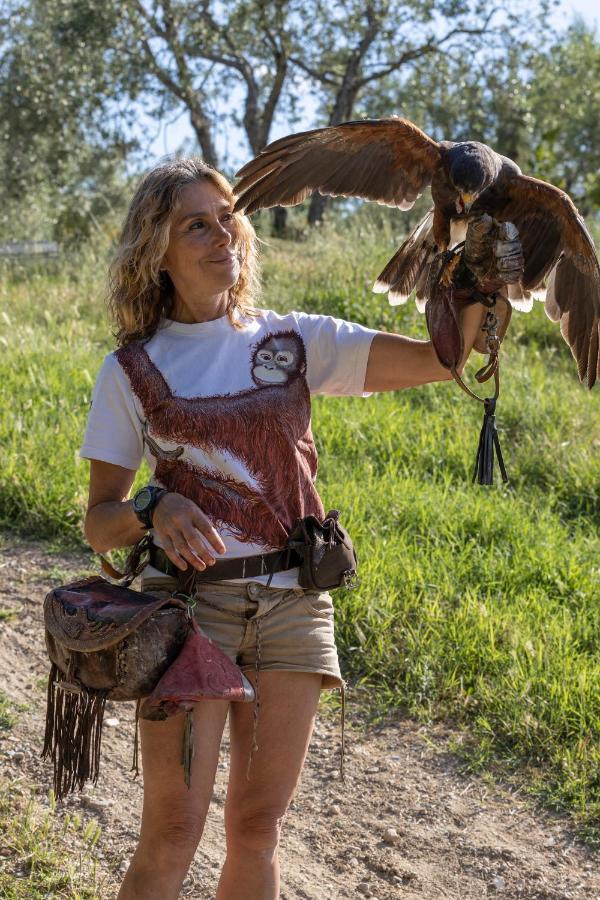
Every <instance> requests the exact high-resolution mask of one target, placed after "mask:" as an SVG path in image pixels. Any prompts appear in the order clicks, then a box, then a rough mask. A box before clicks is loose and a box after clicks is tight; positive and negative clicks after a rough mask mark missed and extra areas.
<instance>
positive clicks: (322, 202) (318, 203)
mask: <svg viewBox="0 0 600 900" xmlns="http://www.w3.org/2000/svg"><path fill="white" fill-rule="evenodd" d="M328 200H329V197H324V196H323V194H320V193H319V192H318V191H315V192H314V194H313V195H312V197H311V198H310V206H309V207H308V224H309V225H316V224H317V223H318V222H322V221H323V215H324V214H325V207H326V206H327V201H328Z"/></svg>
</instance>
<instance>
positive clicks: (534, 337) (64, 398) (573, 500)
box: [0, 214, 600, 837]
mask: <svg viewBox="0 0 600 900" xmlns="http://www.w3.org/2000/svg"><path fill="white" fill-rule="evenodd" d="M401 221H402V217H401V214H397V216H396V220H395V221H394V222H393V223H392V226H390V225H389V224H388V225H387V226H386V227H385V228H384V229H383V230H382V229H375V228H373V227H372V226H371V225H369V224H365V220H364V219H362V217H361V216H360V215H357V216H356V217H355V218H350V219H349V220H348V221H347V223H346V228H345V230H344V231H340V232H336V231H334V230H333V229H331V228H329V227H328V226H321V228H320V229H318V230H317V233H313V234H311V235H309V236H308V237H307V238H306V239H304V240H302V241H301V242H297V243H291V242H288V241H270V242H269V245H268V246H267V247H266V248H265V253H264V271H265V305H268V306H272V307H275V308H277V309H282V310H283V309H291V308H295V309H306V310H310V311H311V312H317V313H329V314H335V315H339V316H342V317H343V318H346V319H350V320H355V321H360V322H364V323H366V324H368V325H370V326H372V327H380V328H381V327H382V328H385V329H388V330H395V331H399V332H401V333H405V334H411V335H413V336H421V337H422V336H424V334H425V329H424V322H423V318H422V317H421V316H419V314H418V313H417V312H416V310H415V309H414V307H413V306H412V305H406V306H404V307H399V308H396V309H392V308H390V307H388V306H387V305H386V304H385V301H384V299H383V298H382V297H380V296H375V295H373V294H372V293H371V290H370V288H371V284H372V282H373V281H374V279H375V277H376V275H377V274H378V273H379V271H380V270H381V269H382V268H383V265H384V263H385V261H386V260H387V259H388V258H389V256H390V255H391V252H392V250H393V247H394V246H395V244H396V242H397V240H398V239H399V235H398V234H397V233H395V232H396V229H398V228H399V223H400V222H401ZM324 246H326V247H327V250H326V251H325V250H324V249H323V248H324ZM101 268H102V264H101V261H99V260H97V259H94V258H92V257H76V258H74V259H73V261H72V263H71V264H70V265H69V266H68V267H64V268H63V269H58V270H57V271H55V272H54V273H53V274H52V275H51V276H50V275H44V274H43V273H42V272H39V271H38V272H32V273H27V272H21V273H13V275H12V277H11V279H10V280H8V279H7V282H6V288H5V290H4V294H3V295H2V299H1V304H2V309H1V312H0V324H2V323H3V329H2V334H1V335H0V343H1V346H2V357H1V361H0V377H1V378H2V382H3V385H4V387H5V390H6V392H7V395H8V396H11V397H12V398H13V399H12V401H11V403H10V404H6V405H4V406H3V407H2V409H1V410H0V443H1V444H2V447H3V466H2V471H1V472H0V520H1V522H2V524H3V525H4V527H10V528H13V529H17V530H22V531H24V532H26V533H28V534H37V535H40V536H47V537H51V538H53V539H54V540H56V539H60V540H61V541H63V542H71V543H72V544H74V543H81V542H82V537H81V518H82V515H83V510H84V506H85V498H86V489H87V468H88V466H87V463H86V462H84V461H82V460H79V459H78V457H77V448H78V446H79V445H80V443H81V438H82V432H83V428H84V424H85V419H86V414H87V409H88V404H89V399H90V395H91V389H92V385H93V381H94V378H95V374H96V371H97V369H98V366H99V364H100V362H101V359H102V357H103V355H104V354H105V353H106V352H108V351H109V350H110V349H111V343H110V338H109V336H108V327H107V324H106V321H105V319H104V315H103V309H102V302H101V297H102V283H101V274H100V271H101ZM40 296H43V297H44V304H43V305H40V304H39V303H38V302H36V301H37V298H39V297H40ZM478 363H479V361H478V360H473V363H472V365H471V366H470V371H471V372H472V371H473V368H474V367H475V366H476V365H478ZM502 380H503V388H502V395H501V398H500V404H499V409H498V422H499V428H500V438H501V442H502V445H503V450H504V454H505V458H506V460H507V466H508V470H509V475H510V477H511V485H510V486H509V487H503V486H501V485H498V484H497V485H496V486H494V487H492V488H488V489H485V488H478V487H476V486H472V485H471V483H470V473H471V467H472V465H473V461H474V453H475V445H476V441H477V434H478V430H479V427H480V416H481V412H480V409H479V407H478V406H477V405H476V404H472V403H471V402H470V401H469V400H468V399H467V398H465V397H464V396H463V395H462V393H461V392H459V391H458V389H456V388H455V387H454V386H453V385H452V384H439V385H430V386H427V387H423V388H419V389H417V390H410V391H403V392H400V393H398V394H393V393H392V394H379V395H374V396H372V397H370V398H369V399H361V398H349V399H340V398H336V399H333V398H317V399H316V402H315V404H314V430H315V435H316V439H317V441H318V449H319V455H320V469H319V486H320V491H321V494H322V496H323V499H324V502H325V505H326V506H339V507H341V508H342V511H343V516H344V520H345V521H346V522H347V523H348V526H349V528H350V531H351V533H352V534H353V536H354V538H355V540H356V544H357V547H358V552H359V558H360V561H361V585H360V587H359V589H358V590H356V591H353V592H342V593H340V594H338V595H337V598H336V609H337V612H336V616H337V619H336V622H337V634H338V642H339V646H340V649H341V653H342V660H343V668H344V672H345V674H346V676H347V677H348V678H349V679H350V682H351V684H352V685H353V686H354V688H355V690H357V691H359V693H360V691H364V694H365V696H368V697H370V698H371V703H372V704H373V703H374V701H373V699H372V698H374V697H375V698H377V700H376V702H377V704H378V705H379V711H380V712H385V711H388V712H389V711H394V710H399V709H400V710H404V711H408V712H410V713H411V714H412V715H416V716H419V717H421V718H423V719H424V720H426V721H427V720H430V719H432V718H436V717H439V716H449V717H451V719H452V720H453V722H454V723H460V724H462V725H463V726H464V728H465V730H466V734H467V735H470V737H469V738H468V740H469V741H472V743H473V750H472V758H473V759H474V760H477V759H479V760H482V761H487V762H488V763H489V761H490V760H492V759H496V760H501V761H503V765H508V766H510V767H512V768H514V769H517V770H520V771H522V770H523V767H529V769H530V782H531V783H532V784H533V785H534V787H535V789H536V791H537V792H538V793H540V794H542V795H544V796H545V797H546V799H547V800H548V801H549V802H551V803H552V804H554V805H556V806H559V807H561V808H564V809H570V810H571V811H572V812H573V815H574V816H576V818H577V820H578V822H579V823H580V824H581V825H582V826H583V825H584V824H585V825H586V827H587V828H588V836H592V837H593V834H594V832H593V827H594V824H595V827H597V826H598V822H599V821H600V797H599V796H598V780H597V768H598V764H599V763H600V759H599V757H598V747H599V746H600V741H599V738H600V708H599V707H600V698H599V695H598V683H599V681H598V679H599V676H600V671H599V668H598V659H599V658H600V657H599V656H598V649H599V647H598V640H599V635H600V628H599V626H600V620H599V618H598V616H599V610H600V588H599V584H600V578H599V576H600V570H599V568H598V559H599V558H600V539H599V538H598V533H599V532H598V526H599V525H600V519H599V510H600V454H599V453H598V447H600V418H599V413H598V406H597V402H596V398H595V396H594V395H590V394H589V393H588V392H587V391H586V390H585V389H584V388H583V387H582V386H581V385H580V384H579V383H578V381H577V377H576V369H575V364H574V362H573V360H572V358H571V356H570V353H569V351H568V349H567V347H566V346H565V344H564V342H563V340H562V338H561V337H560V334H559V332H558V329H557V327H556V325H554V324H553V323H551V322H550V321H549V320H547V319H546V317H545V316H544V314H543V310H542V308H541V305H540V304H536V305H535V309H534V310H533V312H532V313H530V314H529V315H524V314H518V313H515V315H514V316H513V322H512V324H511V329H510V331H509V337H508V340H507V341H506V344H505V346H504V349H503V379H502ZM138 478H139V480H138V483H140V481H141V480H143V479H144V478H145V474H144V473H140V475H139V476H138Z"/></svg>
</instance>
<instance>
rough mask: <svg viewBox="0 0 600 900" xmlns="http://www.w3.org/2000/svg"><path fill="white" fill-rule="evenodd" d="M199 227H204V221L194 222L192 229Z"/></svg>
mask: <svg viewBox="0 0 600 900" xmlns="http://www.w3.org/2000/svg"><path fill="white" fill-rule="evenodd" d="M197 228H204V222H192V224H191V225H190V231H195V230H196V229H197Z"/></svg>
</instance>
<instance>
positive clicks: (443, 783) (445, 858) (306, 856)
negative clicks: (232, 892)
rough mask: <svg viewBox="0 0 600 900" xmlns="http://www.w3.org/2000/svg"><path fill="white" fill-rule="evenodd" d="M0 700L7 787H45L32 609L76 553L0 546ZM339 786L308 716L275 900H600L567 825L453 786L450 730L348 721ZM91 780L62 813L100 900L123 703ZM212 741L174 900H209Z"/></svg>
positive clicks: (472, 787)
mask: <svg viewBox="0 0 600 900" xmlns="http://www.w3.org/2000/svg"><path fill="white" fill-rule="evenodd" d="M0 571H2V572H3V574H4V577H3V578H1V579H0V583H1V585H2V586H1V587H0V609H2V610H14V611H15V613H16V616H14V617H9V619H7V620H6V619H5V620H4V621H2V622H0V628H1V635H2V637H1V653H0V690H2V691H4V692H5V693H6V694H7V695H8V696H9V697H10V698H11V699H13V700H14V701H15V702H16V703H27V704H28V708H27V709H26V710H25V711H22V712H21V713H19V721H18V724H17V725H15V727H14V728H13V729H11V730H10V731H8V732H6V733H5V735H4V741H3V745H2V747H1V749H0V753H1V760H2V768H3V771H4V775H5V776H6V777H13V776H17V775H18V776H21V777H25V778H26V779H27V781H30V782H32V783H35V784H39V785H40V788H41V790H40V794H41V795H42V796H43V795H44V794H46V793H47V791H48V789H49V786H50V768H49V766H48V765H47V764H46V763H45V762H42V761H41V760H40V759H39V750H40V747H41V740H42V732H43V721H44V710H45V693H44V684H43V681H44V678H45V676H46V674H47V669H48V663H47V659H46V656H45V649H44V644H43V630H42V601H43V598H44V596H45V594H46V592H47V591H48V590H49V589H50V587H52V586H55V585H56V584H60V583H61V582H63V583H64V582H65V581H67V580H69V579H72V578H74V577H76V576H78V575H82V574H89V572H90V569H89V560H88V559H87V558H86V557H84V556H76V555H66V554H56V553H49V552H48V551H47V550H45V549H41V548H40V547H39V546H37V545H35V544H33V543H27V542H23V541H18V540H14V541H12V540H11V541H10V542H9V543H8V544H5V545H4V547H3V548H2V549H0ZM349 699H350V711H349V723H348V728H347V745H348V746H347V754H346V779H347V783H346V785H345V786H344V785H342V784H341V782H340V779H339V765H338V749H339V722H338V720H337V718H335V717H332V716H331V715H330V714H329V713H323V714H322V715H320V716H319V718H318V720H317V724H316V727H315V732H314V737H313V741H312V744H311V748H310V751H309V757H308V760H307V763H306V767H305V770H304V773H303V777H302V782H301V785H300V787H299V789H298V792H297V795H296V797H295V799H294V802H293V804H292V807H291V809H290V811H289V813H288V816H287V818H286V821H285V824H284V830H283V837H282V843H281V870H282V890H281V897H282V898H283V900H295V898H303V900H330V898H341V897H371V898H377V900H392V898H402V900H437V898H444V900H480V898H484V897H488V896H498V897H502V898H506V900H509V898H510V900H513V898H514V900H516V898H522V900H575V898H577V900H584V898H585V900H600V866H599V865H598V858H597V856H594V855H593V854H592V853H591V852H590V851H589V850H587V849H586V848H585V847H583V846H582V845H581V844H579V843H578V841H577V840H576V839H575V837H574V835H573V832H572V830H571V829H570V828H569V826H568V823H567V822H566V820H564V819H561V818H560V817H558V816H555V815H553V814H550V813H548V812H544V811H540V810H539V808H537V807H536V806H535V804H534V803H533V802H532V801H531V800H530V799H529V798H527V796H525V795H524V794H523V793H522V792H521V791H519V790H518V789H517V788H515V787H514V786H510V785H507V784H504V785H502V784H495V783H493V782H492V781H491V780H490V778H489V777H488V778H478V777H473V776H465V775H462V774H461V772H460V763H459V760H458V759H457V758H456V757H455V756H453V755H452V753H450V752H449V750H448V739H449V737H451V732H450V731H449V730H447V729H444V728H441V727H438V726H436V727H434V728H426V727H423V726H420V725H418V724H417V723H415V722H412V721H410V720H406V719H405V720H400V721H398V722H394V723H393V724H387V725H384V726H380V727H378V728H377V729H374V730H371V731H369V732H367V733H364V732H363V730H362V729H361V728H359V727H358V717H357V716H355V717H354V724H353V712H352V694H351V693H350V698H349ZM106 719H109V720H112V724H111V725H105V735H104V747H103V760H102V767H101V778H100V782H99V784H98V786H97V787H96V788H93V789H92V788H90V789H89V790H86V791H85V793H84V794H82V795H80V796H75V797H73V798H70V799H69V800H68V801H67V803H66V805H67V807H68V808H70V809H71V810H76V809H77V810H78V811H80V813H81V815H82V816H83V817H84V818H85V819H87V818H94V819H96V820H98V821H99V822H100V824H101V826H102V837H101V839H100V842H99V844H98V845H97V847H98V853H97V855H98V860H99V866H100V869H101V871H102V873H103V874H104V875H105V882H104V883H105V888H104V889H103V894H102V896H103V897H106V898H109V897H114V896H115V895H116V891H117V886H118V883H119V879H120V877H121V875H122V874H123V872H124V871H125V870H126V868H127V859H128V857H129V856H130V854H131V852H132V850H133V848H134V846H135V841H136V831H137V827H138V819H139V812H140V804H141V797H142V787H141V783H140V779H138V780H137V781H133V780H132V778H131V775H130V774H129V768H130V764H131V749H132V735H133V709H132V706H131V705H130V704H115V703H113V704H109V706H108V709H107V712H106ZM227 773H228V741H227V737H225V739H224V741H223V746H222V754H221V761H220V763H219V771H218V776H217V782H216V785H215V790H214V798H213V801H214V802H213V804H212V807H211V811H210V814H209V818H208V822H207V825H206V830H205V833H204V836H203V838H202V842H201V844H200V847H199V849H198V852H197V854H196V858H195V861H194V864H193V866H192V869H191V871H190V875H189V877H188V879H187V881H186V884H185V886H184V890H183V893H182V896H185V897H195V898H207V900H208V898H211V897H214V896H215V892H216V886H217V882H218V876H219V871H220V867H221V864H222V862H223V859H224V834H223V824H222V818H223V802H224V797H225V789H226V783H227Z"/></svg>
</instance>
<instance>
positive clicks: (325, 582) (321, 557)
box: [287, 509, 358, 591]
mask: <svg viewBox="0 0 600 900" xmlns="http://www.w3.org/2000/svg"><path fill="white" fill-rule="evenodd" d="M287 545H288V547H289V548H291V549H292V550H295V551H296V553H297V554H298V555H299V556H300V558H301V560H302V561H301V563H300V573H299V576H298V583H299V584H300V587H303V588H306V589H307V590H313V591H329V590H334V589H335V588H339V587H353V586H354V585H355V584H356V569H357V565H358V560H357V557H356V551H355V549H354V546H353V544H352V540H351V538H350V535H349V534H348V532H347V531H346V529H345V528H344V527H343V525H341V523H340V521H339V512H338V510H337V509H333V510H331V511H330V512H328V513H327V515H326V516H325V518H324V520H323V521H322V522H320V521H319V520H318V519H317V517H316V516H305V517H304V518H303V519H297V520H296V522H295V523H294V527H293V528H292V530H291V532H290V535H289V538H288V542H287Z"/></svg>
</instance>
